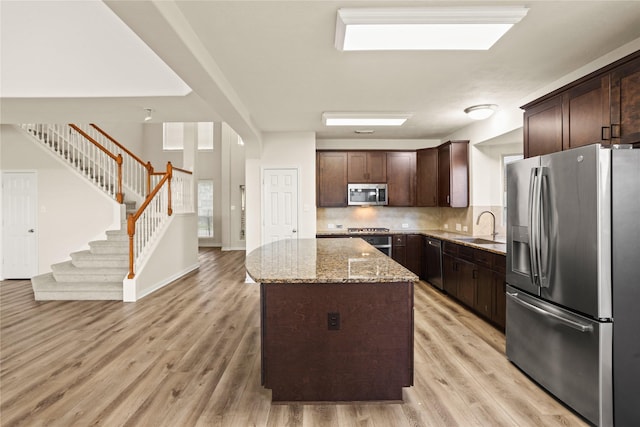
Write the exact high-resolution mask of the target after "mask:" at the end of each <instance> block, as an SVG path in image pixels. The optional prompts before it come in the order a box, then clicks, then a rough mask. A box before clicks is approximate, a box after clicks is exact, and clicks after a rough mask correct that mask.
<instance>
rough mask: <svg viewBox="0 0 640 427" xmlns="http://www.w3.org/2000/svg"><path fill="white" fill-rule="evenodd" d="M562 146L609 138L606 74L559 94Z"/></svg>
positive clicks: (565, 148)
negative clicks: (562, 116) (561, 99)
mask: <svg viewBox="0 0 640 427" xmlns="http://www.w3.org/2000/svg"><path fill="white" fill-rule="evenodd" d="M563 98H564V100H563V103H564V119H563V123H564V124H563V136H562V140H563V149H564V150H567V149H569V148H575V147H580V146H583V145H588V144H593V143H595V142H602V143H605V144H607V143H608V141H609V140H610V139H611V132H610V123H609V121H610V119H609V75H608V74H607V75H605V76H599V77H594V78H593V79H591V80H588V81H586V82H584V83H582V84H580V85H578V86H576V87H574V88H571V89H569V90H567V91H566V92H565V93H564V95H563Z"/></svg>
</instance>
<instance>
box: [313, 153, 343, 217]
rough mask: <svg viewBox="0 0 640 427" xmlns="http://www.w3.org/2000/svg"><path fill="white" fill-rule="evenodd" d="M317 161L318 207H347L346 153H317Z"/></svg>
mask: <svg viewBox="0 0 640 427" xmlns="http://www.w3.org/2000/svg"><path fill="white" fill-rule="evenodd" d="M317 161H318V164H317V168H316V170H317V178H316V181H317V184H316V185H317V188H316V190H317V199H318V206H319V207H337V206H347V153H346V152H318V154H317Z"/></svg>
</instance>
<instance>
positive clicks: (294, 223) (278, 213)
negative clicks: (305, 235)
mask: <svg viewBox="0 0 640 427" xmlns="http://www.w3.org/2000/svg"><path fill="white" fill-rule="evenodd" d="M262 194H263V201H264V203H263V206H264V209H263V215H264V217H263V224H264V225H263V230H262V244H266V243H271V242H274V241H276V240H282V239H292V238H293V239H296V238H297V233H298V170H297V169H265V170H264V175H263V192H262Z"/></svg>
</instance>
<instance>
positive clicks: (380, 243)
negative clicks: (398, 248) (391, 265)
mask: <svg viewBox="0 0 640 427" xmlns="http://www.w3.org/2000/svg"><path fill="white" fill-rule="evenodd" d="M376 232H389V229H388V228H378V227H368V228H367V227H364V228H349V233H351V234H360V235H359V236H358V237H360V238H361V239H363V240H364V241H365V242H367V243H369V244H370V245H371V246H373V247H374V248H376V249H377V250H379V251H380V252H382V253H383V254H385V255H386V256H388V257H390V256H391V235H387V234H379V235H377V234H370V233H376ZM365 233H366V234H365Z"/></svg>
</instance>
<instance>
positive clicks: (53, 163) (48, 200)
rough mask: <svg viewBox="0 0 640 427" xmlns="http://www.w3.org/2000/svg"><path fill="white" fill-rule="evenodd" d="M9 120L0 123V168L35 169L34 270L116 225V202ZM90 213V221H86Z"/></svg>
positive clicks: (83, 246)
mask: <svg viewBox="0 0 640 427" xmlns="http://www.w3.org/2000/svg"><path fill="white" fill-rule="evenodd" d="M36 144H37V143H36V142H34V140H33V139H32V138H31V137H30V136H28V135H27V134H26V133H24V132H23V131H22V130H21V129H20V128H18V127H17V126H13V125H2V126H0V152H1V153H2V156H1V157H0V162H1V163H0V169H2V171H10V170H32V171H37V175H38V202H37V207H38V216H37V224H38V225H37V242H38V243H37V245H38V274H42V273H46V272H49V271H51V264H55V263H58V262H62V261H66V260H69V259H70V256H69V254H70V253H71V252H76V251H80V250H85V249H89V246H88V243H89V242H90V241H92V240H100V239H105V238H106V235H105V231H106V230H109V229H120V205H119V204H118V203H116V202H115V201H114V200H112V199H111V198H109V196H107V195H106V194H104V193H103V192H102V191H101V190H99V189H98V188H96V187H95V186H94V185H93V184H91V183H90V182H89V181H87V180H85V179H80V178H79V174H78V173H75V172H74V171H72V170H69V169H68V168H67V167H66V166H65V165H64V164H63V163H61V161H59V160H57V159H56V158H55V157H54V156H53V154H50V153H48V152H46V151H45V149H43V148H41V147H38V146H37V145H36ZM87 218H91V221H87V220H86V219H87Z"/></svg>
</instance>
